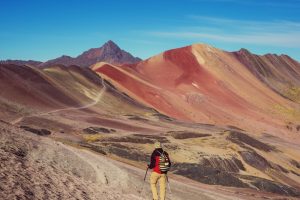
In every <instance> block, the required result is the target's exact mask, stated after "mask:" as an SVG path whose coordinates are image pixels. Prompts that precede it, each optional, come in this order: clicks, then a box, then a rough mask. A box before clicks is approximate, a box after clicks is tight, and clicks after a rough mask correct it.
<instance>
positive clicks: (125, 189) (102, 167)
mask: <svg viewBox="0 0 300 200" xmlns="http://www.w3.org/2000/svg"><path fill="white" fill-rule="evenodd" d="M64 148H66V149H68V150H69V151H71V152H73V153H74V154H75V155H76V156H78V157H79V158H81V159H82V160H83V161H84V162H86V163H88V164H89V165H90V166H91V167H92V168H93V169H94V170H95V172H96V174H97V179H98V180H99V181H100V182H101V183H103V184H106V185H108V186H109V187H112V188H118V189H119V190H122V193H123V194H127V195H132V199H143V200H151V199H152V198H151V196H152V195H151V191H150V187H149V181H148V179H149V176H150V173H151V172H150V171H149V173H148V175H147V179H146V182H145V183H143V178H144V173H145V171H143V170H141V169H138V168H135V167H132V166H130V165H127V164H124V163H121V162H118V161H115V160H111V159H109V158H106V157H103V156H101V155H97V154H94V153H92V152H90V151H87V150H82V149H77V148H74V147H70V146H66V145H64ZM143 184H144V185H143ZM170 187H171V192H172V193H170V190H169V188H167V200H171V199H172V200H182V199H188V200H235V199H236V200H238V199H243V198H233V197H232V196H228V195H225V194H222V193H218V192H216V191H211V190H208V189H207V188H199V187H195V186H193V185H189V184H186V183H183V182H180V181H178V180H175V179H171V178H170ZM140 191H142V193H140Z"/></svg>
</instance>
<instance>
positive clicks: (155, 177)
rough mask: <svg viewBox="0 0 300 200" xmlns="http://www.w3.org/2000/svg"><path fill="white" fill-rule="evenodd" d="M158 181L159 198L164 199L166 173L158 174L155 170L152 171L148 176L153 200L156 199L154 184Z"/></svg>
mask: <svg viewBox="0 0 300 200" xmlns="http://www.w3.org/2000/svg"><path fill="white" fill-rule="evenodd" d="M157 182H159V193H160V200H165V198H166V182H167V178H166V174H158V173H156V172H152V173H151V176H150V185H151V190H152V195H153V199H154V200H158V195H157V188H156V184H157Z"/></svg>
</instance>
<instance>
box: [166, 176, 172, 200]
mask: <svg viewBox="0 0 300 200" xmlns="http://www.w3.org/2000/svg"><path fill="white" fill-rule="evenodd" d="M166 177H167V183H168V188H169V191H170V196H171V197H172V191H171V187H170V182H169V177H168V175H166Z"/></svg>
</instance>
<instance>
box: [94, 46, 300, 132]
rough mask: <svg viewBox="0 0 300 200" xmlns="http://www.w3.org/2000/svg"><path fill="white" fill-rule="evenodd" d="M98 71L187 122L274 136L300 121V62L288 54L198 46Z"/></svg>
mask: <svg viewBox="0 0 300 200" xmlns="http://www.w3.org/2000/svg"><path fill="white" fill-rule="evenodd" d="M93 69H94V70H95V71H96V72H98V73H99V74H101V76H104V77H105V78H107V79H109V80H110V81H112V82H113V83H114V84H115V85H116V86H117V87H118V88H119V89H121V90H123V91H125V92H126V93H127V94H129V95H130V96H132V97H133V98H135V99H138V100H139V101H140V102H143V103H144V104H146V105H148V106H150V107H153V108H155V109H156V110H158V111H160V112H161V113H164V114H166V115H168V116H171V117H174V118H177V119H181V120H184V121H192V122H201V123H210V124H219V125H226V124H231V125H234V126H237V127H241V128H243V129H247V130H251V131H255V132H256V131H257V132H264V131H266V130H269V131H271V132H272V133H276V132H277V133H278V132H281V131H283V132H285V130H286V125H287V123H292V124H296V123H297V122H299V121H300V107H299V104H298V103H296V102H299V97H300V96H299V94H300V92H299V91H300V89H299V88H300V83H299V80H300V64H299V63H298V62H297V61H295V60H292V59H291V58H289V57H287V56H276V55H265V56H257V55H253V54H251V53H250V52H247V51H245V50H242V51H240V52H234V53H231V52H226V51H222V50H220V49H216V48H213V47H210V46H208V45H202V44H196V45H192V46H187V47H183V48H179V49H173V50H169V51H166V52H164V53H161V54H159V55H156V56H154V57H152V58H149V59H148V60H145V61H142V62H140V63H138V64H135V65H128V66H123V67H122V68H121V67H117V66H114V65H110V64H105V63H99V64H97V65H94V66H93ZM282 77H284V78H282ZM288 91H290V93H291V94H292V95H293V98H287V96H288V94H286V95H285V93H287V92H288ZM291 99H293V100H292V101H291Z"/></svg>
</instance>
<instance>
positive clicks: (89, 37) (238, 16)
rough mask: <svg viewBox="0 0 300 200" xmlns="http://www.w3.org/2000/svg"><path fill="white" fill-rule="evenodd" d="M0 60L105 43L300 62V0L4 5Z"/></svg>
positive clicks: (7, 0) (15, 1)
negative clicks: (203, 47) (243, 51)
mask: <svg viewBox="0 0 300 200" xmlns="http://www.w3.org/2000/svg"><path fill="white" fill-rule="evenodd" d="M0 25H1V28H0V59H34V60H41V61H46V60H48V59H52V58H56V57H58V56H61V55H63V54H65V55H70V56H77V55H79V54H80V53H82V52H83V51H84V50H87V49H89V48H92V47H99V46H101V45H102V44H103V43H104V42H106V41H107V40H109V39H111V40H113V41H115V42H116V43H117V44H118V45H119V46H120V47H121V48H123V49H125V50H127V51H129V52H130V53H132V54H133V55H135V56H139V57H141V58H144V59H145V58H147V57H150V56H152V55H155V54H158V53H160V52H162V51H165V50H167V49H171V48H176V47H181V46H185V45H189V44H192V43H208V44H210V45H213V46H215V47H217V48H221V49H224V50H229V51H234V50H239V49H240V48H242V47H243V48H247V49H249V50H250V51H252V52H253V53H257V54H264V53H268V52H270V53H277V54H288V55H290V56H292V57H293V58H295V59H297V60H298V61H299V60H300V0H151V1H150V0H127V1H125V0H105V1H100V0H98V1H96V0H89V1H88V0H26V1H25V0H1V1H0Z"/></svg>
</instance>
